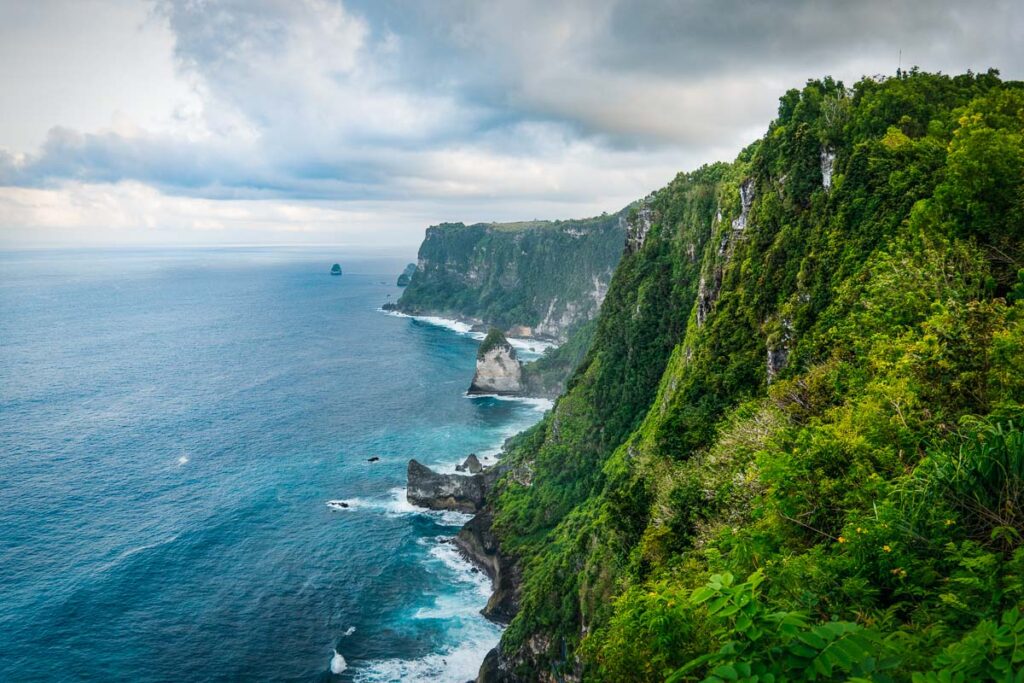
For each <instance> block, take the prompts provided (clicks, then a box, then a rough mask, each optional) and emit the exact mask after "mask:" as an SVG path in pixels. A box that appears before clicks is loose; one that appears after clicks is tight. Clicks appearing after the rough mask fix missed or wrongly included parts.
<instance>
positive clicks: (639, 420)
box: [403, 70, 1024, 681]
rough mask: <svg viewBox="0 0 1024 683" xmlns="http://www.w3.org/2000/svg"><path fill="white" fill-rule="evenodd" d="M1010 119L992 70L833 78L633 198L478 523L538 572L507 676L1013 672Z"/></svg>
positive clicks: (1016, 506) (1020, 366) (1023, 147)
mask: <svg viewBox="0 0 1024 683" xmlns="http://www.w3.org/2000/svg"><path fill="white" fill-rule="evenodd" d="M1022 136H1024V87H1022V84H1021V83H1017V82H1003V81H1001V80H1000V78H999V77H998V74H997V73H996V72H988V73H982V74H971V73H968V74H964V75H960V76H945V75H938V74H928V73H920V72H918V71H916V70H914V71H911V72H908V73H903V74H900V75H899V76H897V77H895V78H884V79H883V78H869V79H864V80H861V81H859V82H858V83H856V84H855V85H854V86H853V87H852V88H847V87H844V85H843V84H841V83H839V82H836V81H834V80H832V79H828V78H826V79H823V80H815V81H811V82H808V83H807V85H806V86H805V87H804V88H802V89H799V90H790V91H789V92H787V93H786V94H785V95H784V96H783V97H782V98H781V100H780V104H779V112H778V118H777V119H776V120H775V121H773V122H772V124H771V125H770V127H769V128H768V131H767V133H766V134H765V135H764V137H763V138H761V139H760V140H758V141H757V142H755V143H754V144H752V145H750V146H749V147H748V148H747V149H745V150H744V151H743V152H742V153H741V154H740V155H739V157H738V158H737V159H736V160H735V161H733V162H732V163H718V164H712V165H708V166H704V167H702V168H700V169H698V170H696V171H694V172H691V173H681V174H679V175H678V176H677V177H676V178H675V179H674V180H673V181H672V182H671V183H669V184H668V185H667V186H665V187H664V188H662V189H660V190H658V191H657V192H655V193H654V194H652V195H651V196H650V197H649V198H647V199H646V200H645V201H644V202H642V203H639V204H638V205H635V206H633V207H631V208H630V209H629V210H628V211H627V212H625V214H624V217H625V219H626V222H627V223H628V227H629V234H628V237H627V245H628V246H627V250H626V253H625V255H624V256H623V257H622V260H621V262H620V263H619V264H618V267H617V269H616V271H615V274H614V278H613V279H612V282H611V285H610V289H609V290H608V293H607V296H606V297H605V299H604V303H603V305H602V307H601V310H600V314H599V316H598V317H597V319H596V321H595V322H594V323H593V325H594V327H593V330H592V333H593V342H592V344H591V345H589V351H586V350H585V355H583V360H582V362H581V363H580V364H579V367H578V368H577V370H576V371H575V373H574V374H573V375H572V377H571V378H570V380H569V382H568V390H567V391H566V393H565V394H564V395H563V396H562V397H561V398H560V399H559V400H558V401H557V403H556V406H555V408H554V409H553V411H552V412H551V413H549V415H548V416H547V417H546V418H545V419H544V420H543V421H542V422H541V423H540V424H538V425H537V426H536V427H534V428H532V429H530V430H528V431H527V432H525V433H523V434H521V435H519V436H517V437H516V438H515V439H513V441H512V442H510V444H509V446H508V449H507V450H508V452H507V454H506V456H505V462H506V463H507V464H508V466H509V468H510V473H509V474H508V475H506V476H505V478H504V479H502V481H501V483H500V484H499V489H498V494H497V499H496V501H495V502H494V503H493V504H492V507H491V509H490V510H489V511H488V514H492V515H493V517H494V522H493V531H494V532H495V533H496V535H497V537H498V539H499V540H500V543H501V548H502V551H503V552H504V553H505V554H506V555H509V556H511V557H513V558H515V560H516V562H517V564H518V567H519V571H521V575H522V581H521V585H520V588H519V591H520V592H519V601H518V602H519V609H518V613H517V614H516V616H515V618H514V619H513V621H512V622H511V624H510V625H509V627H508V629H507V630H506V631H505V632H504V635H503V637H502V642H501V645H500V646H499V656H498V658H497V660H495V661H497V662H498V663H500V668H499V669H498V670H500V671H501V672H503V673H504V675H506V676H508V677H511V678H513V679H522V680H534V679H537V678H540V677H541V674H543V676H545V677H547V678H546V679H547V680H580V679H582V680H587V681H589V680H595V681H596V680H606V681H663V680H666V679H668V680H671V681H695V680H707V681H722V680H750V681H753V680H759V681H772V680H774V681H781V680H799V679H816V680H847V679H853V678H858V679H860V680H864V679H867V680H914V681H958V680H995V679H998V680H1019V679H1020V678H1019V676H1020V674H1019V672H1020V671H1021V670H1022V667H1024V645H1022V644H1021V642H1022V637H1024V615H1022V614H1021V611H1020V608H1021V604H1022V601H1024V435H1022V431H1021V427H1022V424H1024V409H1022V403H1024V137H1022ZM611 218H612V217H609V219H611ZM594 220H595V221H600V220H601V219H594ZM615 220H616V221H617V220H618V218H617V217H615ZM530 225H532V224H530ZM487 229H488V228H486V227H479V226H469V227H465V226H463V227H462V228H459V231H464V232H467V233H468V232H473V231H477V232H485V231H486V230H487ZM530 229H534V228H530ZM544 230H550V227H545V228H544ZM519 234H529V230H527V232H525V233H519ZM451 239H461V238H456V237H454V236H452V237H451ZM474 241H475V238H474ZM428 242H430V239H429V237H428ZM619 244H621V241H620V242H619ZM425 247H427V244H426V243H425ZM473 249H474V247H473V246H472V245H471V244H470V240H468V239H467V242H466V258H467V259H470V260H471V254H472V253H473ZM423 255H424V254H423V252H422V251H421V256H423ZM563 255H564V252H559V253H558V257H562V256H563ZM426 256H427V257H428V259H429V258H430V257H431V252H430V250H429V248H427V254H426ZM553 257H554V256H553ZM521 277H522V278H524V280H528V279H529V277H530V276H529V275H528V274H527V273H521ZM414 284H415V282H414ZM524 286H525V285H524ZM533 286H540V285H537V284H534V285H533ZM411 291H412V286H410V288H409V290H407V294H408V293H409V292H411ZM442 291H443V288H440V289H438V290H435V291H434V296H438V297H440V293H441V292H442ZM404 299H405V297H403V300H404ZM412 301H413V299H412V298H410V301H409V303H410V304H411V303H412ZM489 306H496V307H497V308H496V309H495V310H494V311H490V312H488V314H487V316H486V317H488V319H489V320H491V319H492V318H491V316H494V317H495V318H500V317H501V316H500V315H498V311H521V312H522V313H521V314H517V316H518V315H521V316H522V317H521V318H519V317H515V316H514V318H515V319H516V320H517V321H519V320H520V319H521V320H524V321H525V320H533V319H535V317H536V316H538V315H541V314H542V313H541V312H539V311H536V310H534V309H531V308H530V307H529V303H528V301H522V300H512V299H509V300H508V301H507V302H506V301H504V300H502V299H501V297H500V296H497V295H496V296H495V297H494V298H487V299H486V300H485V301H484V303H483V304H482V308H483V309H487V308H488V307H489ZM508 320H509V319H507V318H506V321H508ZM492 664H494V662H492ZM1014 676H1016V678H1015V677H1014Z"/></svg>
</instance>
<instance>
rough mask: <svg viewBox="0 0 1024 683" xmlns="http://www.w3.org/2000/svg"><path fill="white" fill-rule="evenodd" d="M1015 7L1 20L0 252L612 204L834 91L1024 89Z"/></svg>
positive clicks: (209, 8) (307, 235) (536, 213)
mask: <svg viewBox="0 0 1024 683" xmlns="http://www.w3.org/2000/svg"><path fill="white" fill-rule="evenodd" d="M1022 41H1024V10H1022V9H1021V7H1020V6H1019V3H1012V2H1003V1H1001V0H995V1H993V2H989V3H976V4H974V5H969V4H963V3H952V2H950V3H945V2H932V1H926V0H915V1H914V2H899V3H892V2H881V1H880V0H879V1H875V0H868V1H866V2H860V3H846V2H820V1H815V2H812V1H810V0H779V1H778V2H765V3H748V2H740V1H739V0H730V1H728V2H710V1H702V2H686V3H680V2H674V1H672V2H670V1H668V0H665V1H661V0H648V1H646V2H642V3H635V2H625V1H624V0H588V1H586V2H584V1H582V0H581V1H571V0H567V1H563V2H550V1H544V2H542V1H541V0H522V1H516V2H512V1H511V0H510V1H508V2H502V1H498V2H489V3H478V2H471V1H469V0H465V1H461V0H452V1H451V2H445V3H431V4H427V3H407V2H400V1H398V0H347V1H341V0H296V1H292V2H285V1H283V0H204V1H202V2H198V1H195V0H180V1H176V0H159V1H155V2H149V1H145V0H137V1H130V0H107V1H105V2H95V3H76V2H70V1H51V2H41V3H31V4H30V3H5V4H4V5H3V6H0V88H3V91H4V93H5V98H4V103H3V104H2V105H0V241H2V242H3V243H6V244H51V243H65V242H66V243H115V244H116V243H122V242H124V241H129V242H136V241H138V242H146V243H157V242H160V243H163V242H166V243H192V242H196V243H208V242H222V243H224V242H248V243H252V242H277V241H280V242H297V241H311V240H317V241H341V242H346V241H362V242H365V243H366V244H375V245H387V244H394V245H400V246H402V247H404V248H407V247H409V246H411V245H414V244H415V243H416V242H417V241H418V239H419V236H420V235H421V234H422V229H423V228H424V227H425V226H426V225H428V224H430V223H436V222H439V221H443V220H465V221H475V220H509V219H521V218H536V217H552V218H559V217H561V218H564V217H570V216H583V215H589V214H594V213H599V212H601V211H614V210H617V209H619V208H621V207H622V206H623V205H625V204H626V203H628V202H629V201H631V200H633V199H636V198H638V197H640V196H643V195H644V194H646V193H647V192H649V191H651V190H653V189H655V188H656V187H658V186H659V185H661V184H663V183H664V182H666V181H667V180H669V179H670V178H671V177H672V176H673V175H674V174H675V173H676V172H678V171H680V170H686V169H689V168H693V167H695V166H697V165H699V164H701V163H704V162H708V161H712V160H716V159H729V158H731V157H732V156H733V155H735V153H736V152H737V151H738V150H739V149H740V148H742V146H744V145H745V144H747V143H749V142H750V141H751V140H752V139H753V138H754V137H756V136H757V135H759V134H760V133H761V131H763V130H764V129H765V127H766V126H767V123H768V122H769V120H770V119H771V117H772V115H773V114H774V111H775V108H776V103H777V98H778V97H779V95H781V94H782V93H783V92H784V91H785V90H786V89H788V88H790V87H798V86H800V85H801V84H802V83H803V82H804V81H805V80H806V79H808V78H812V77H819V76H823V75H826V74H829V75H833V76H836V77H837V78H841V79H843V80H845V81H846V82H848V83H850V82H852V81H853V80H855V79H856V78H858V77H859V76H861V75H863V74H868V75H871V74H876V73H893V72H894V71H895V69H896V67H897V66H898V65H900V64H901V60H902V65H903V66H908V65H911V64H918V65H920V66H921V67H922V68H925V69H929V70H944V71H947V72H950V71H963V70H965V69H968V68H971V69H975V70H983V69H986V68H988V67H990V66H994V67H998V68H1000V69H1001V70H1002V72H1003V75H1004V77H1009V78H1014V77H1018V78H1019V77H1021V75H1022V74H1024V54H1022V52H1021V51H1020V50H1019V47H1018V46H1019V45H1020V44H1021V42H1022Z"/></svg>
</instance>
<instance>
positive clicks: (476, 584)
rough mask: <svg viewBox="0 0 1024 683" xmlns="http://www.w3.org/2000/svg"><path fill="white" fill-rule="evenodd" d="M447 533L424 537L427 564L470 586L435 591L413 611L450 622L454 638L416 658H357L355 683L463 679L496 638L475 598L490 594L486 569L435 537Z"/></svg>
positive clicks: (415, 616)
mask: <svg viewBox="0 0 1024 683" xmlns="http://www.w3.org/2000/svg"><path fill="white" fill-rule="evenodd" d="M446 538H448V537H444V536H438V537H435V538H424V539H421V542H422V543H424V544H430V545H431V548H430V550H429V551H428V553H427V555H428V558H429V559H428V561H427V566H428V568H430V567H431V565H433V566H434V567H435V568H437V569H439V570H441V571H443V572H445V573H447V574H454V575H455V581H456V582H457V583H460V584H469V586H468V588H469V590H460V591H457V592H452V593H448V594H444V595H440V596H437V597H436V598H435V599H434V602H433V604H432V605H430V606H429V607H421V608H419V609H417V610H416V611H415V612H414V613H413V614H412V615H411V618H412V619H417V620H420V619H422V620H443V621H445V622H447V623H451V624H453V626H452V627H451V628H450V629H449V631H448V636H449V638H450V639H451V640H452V641H454V643H455V644H452V645H447V646H445V647H443V648H442V649H441V650H440V651H438V652H433V653H430V654H428V655H426V656H424V657H420V658H418V659H398V658H394V659H379V660H370V661H368V662H366V663H361V664H360V666H359V667H358V670H357V671H356V672H355V676H354V680H356V681H359V682H360V683H383V682H384V681H424V682H425V681H450V682H451V683H463V681H468V680H475V678H476V675H477V673H478V671H479V669H480V662H482V661H483V659H484V657H486V656H487V652H488V651H489V650H490V649H491V648H493V647H494V646H496V645H497V644H498V640H499V638H500V637H501V627H500V626H497V625H496V624H493V623H491V622H489V621H487V620H485V619H484V618H483V617H481V616H480V602H481V601H486V599H487V597H488V595H490V590H491V582H490V579H488V578H487V575H486V574H484V573H483V572H480V571H474V568H473V565H472V564H470V563H469V562H468V561H467V560H465V559H464V558H463V557H462V556H461V555H460V554H459V552H458V550H456V548H455V546H454V545H452V544H451V543H443V542H440V541H441V540H442V539H446Z"/></svg>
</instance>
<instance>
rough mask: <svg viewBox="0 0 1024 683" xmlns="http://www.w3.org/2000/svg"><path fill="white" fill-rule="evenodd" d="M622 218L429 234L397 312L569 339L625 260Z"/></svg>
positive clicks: (444, 228)
mask: <svg viewBox="0 0 1024 683" xmlns="http://www.w3.org/2000/svg"><path fill="white" fill-rule="evenodd" d="M619 218H620V216H619V214H615V215H610V216H609V215H605V216H599V217H597V218H590V219H586V220H576V221H532V222H528V223H506V224H498V223H478V224H476V225H468V226H467V225H464V224H462V223H444V224H441V225H437V226H434V227H431V228H428V229H427V234H426V238H425V239H424V241H423V244H422V245H421V246H420V251H419V263H420V265H419V268H418V269H417V270H416V274H415V276H414V277H413V278H412V279H411V281H410V282H409V285H408V287H407V288H406V290H405V291H404V292H403V293H402V298H401V299H400V300H399V301H398V309H399V310H401V311H403V312H405V313H411V314H433V315H442V316H449V317H456V318H475V319H478V320H482V321H484V322H485V323H487V324H488V325H495V326H497V327H500V328H502V329H504V330H506V331H509V330H510V329H511V328H513V327H515V326H525V327H529V328H531V330H532V332H533V333H534V334H535V335H538V336H548V337H553V338H557V339H560V340H562V341H564V340H566V339H567V338H568V336H569V335H570V333H571V332H572V331H573V330H574V329H575V328H576V327H577V326H579V325H581V324H582V323H584V322H586V321H587V320H589V319H591V318H593V317H594V316H595V315H596V313H597V310H598V307H599V304H600V296H599V295H600V294H603V290H604V288H606V287H607V285H608V281H609V280H610V279H611V275H612V271H613V270H614V269H615V264H616V263H618V260H619V258H620V257H621V255H622V244H623V240H624V237H625V234H624V230H623V228H622V226H621V224H620V220H619Z"/></svg>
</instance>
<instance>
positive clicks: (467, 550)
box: [455, 510, 522, 624]
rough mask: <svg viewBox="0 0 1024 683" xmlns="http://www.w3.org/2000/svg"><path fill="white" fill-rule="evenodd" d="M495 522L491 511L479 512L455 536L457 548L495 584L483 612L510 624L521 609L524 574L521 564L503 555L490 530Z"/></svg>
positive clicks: (487, 615)
mask: <svg viewBox="0 0 1024 683" xmlns="http://www.w3.org/2000/svg"><path fill="white" fill-rule="evenodd" d="M492 521H493V517H492V516H491V512H490V511H489V510H485V511H483V512H480V513H479V514H477V515H476V516H475V517H473V519H471V520H469V521H468V522H466V524H465V525H464V526H463V527H462V529H460V530H459V533H458V534H457V535H456V536H455V547H457V548H458V549H459V550H460V551H461V552H462V554H463V555H464V556H465V557H466V559H468V560H469V561H470V562H472V563H473V564H475V565H476V566H478V567H480V568H481V569H482V570H483V571H484V573H486V574H487V576H489V577H490V579H491V581H492V582H493V584H494V591H493V592H492V593H491V597H490V599H489V600H488V601H487V606H486V607H484V608H483V610H481V613H482V614H483V615H484V616H485V617H487V618H488V619H490V620H492V621H496V622H498V623H499V624H507V623H509V622H510V621H512V617H514V616H515V614H516V612H517V611H518V610H519V584H520V582H521V580H522V577H521V574H520V571H519V566H518V564H517V563H516V562H515V561H514V560H513V559H511V558H509V557H506V556H505V555H502V553H501V547H500V545H499V544H498V538H497V537H496V536H495V535H494V533H493V532H492V531H491V522H492Z"/></svg>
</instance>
